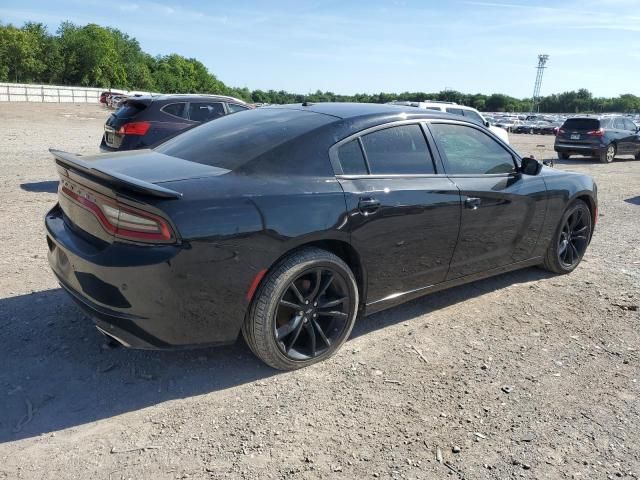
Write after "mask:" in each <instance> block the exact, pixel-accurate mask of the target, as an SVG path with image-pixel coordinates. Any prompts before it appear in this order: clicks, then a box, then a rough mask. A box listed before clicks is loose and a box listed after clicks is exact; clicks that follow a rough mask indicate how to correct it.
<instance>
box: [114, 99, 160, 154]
mask: <svg viewBox="0 0 640 480" xmlns="http://www.w3.org/2000/svg"><path fill="white" fill-rule="evenodd" d="M152 102H153V98H152V97H137V98H131V99H128V100H125V101H124V102H123V103H122V105H120V107H118V109H117V110H116V111H115V112H113V113H112V114H111V115H110V116H109V118H108V119H107V121H106V122H105V124H104V142H105V143H106V144H107V146H109V147H111V148H119V147H120V144H121V143H122V138H123V137H124V135H123V134H120V133H118V131H119V130H120V127H122V126H123V125H125V124H126V123H129V122H132V121H134V120H135V118H136V117H137V116H138V115H140V113H142V112H143V111H145V110H146V109H147V108H148V107H149V106H150V105H151V103H152Z"/></svg>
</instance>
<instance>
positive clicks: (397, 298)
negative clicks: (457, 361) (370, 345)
mask: <svg viewBox="0 0 640 480" xmlns="http://www.w3.org/2000/svg"><path fill="white" fill-rule="evenodd" d="M542 261H543V258H542V257H534V258H531V259H529V260H524V261H521V262H516V263H510V264H508V265H503V266H502V267H497V268H492V269H491V270H486V271H484V272H479V273H474V274H472V275H466V276H464V277H460V278H455V279H453V280H449V281H446V282H441V283H436V284H435V285H428V286H426V287H421V288H416V289H415V290H409V291H408V292H401V293H394V294H393V295H389V296H388V297H385V298H382V299H380V300H376V301H373V302H371V303H367V305H366V310H365V313H364V315H365V316H366V315H371V314H373V313H376V312H380V311H382V310H386V309H387V308H391V307H395V306H396V305H400V304H401V303H405V302H407V301H409V300H413V299H414V298H418V297H422V296H424V295H428V294H430V293H434V292H439V291H440V290H446V289H447V288H451V287H457V286H458V285H464V284H465V283H470V282H475V281H476V280H482V279H485V278H489V277H493V276H495V275H500V274H501V273H506V272H511V271H513V270H520V269H521V268H526V267H532V266H535V265H540V264H541V263H542Z"/></svg>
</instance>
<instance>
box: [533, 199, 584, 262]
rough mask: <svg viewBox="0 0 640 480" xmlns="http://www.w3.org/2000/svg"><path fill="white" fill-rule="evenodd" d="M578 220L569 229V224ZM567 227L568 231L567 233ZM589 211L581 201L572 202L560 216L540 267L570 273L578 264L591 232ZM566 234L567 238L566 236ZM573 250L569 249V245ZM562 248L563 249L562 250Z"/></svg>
mask: <svg viewBox="0 0 640 480" xmlns="http://www.w3.org/2000/svg"><path fill="white" fill-rule="evenodd" d="M576 219H578V221H577V222H576V223H575V224H574V225H575V226H574V227H571V225H570V224H571V222H572V221H575V220H576ZM567 226H568V227H569V231H567ZM592 228H593V225H592V219H591V211H590V210H589V207H588V206H587V204H586V203H584V202H583V201H582V200H576V201H574V202H573V203H572V204H571V205H569V207H568V208H567V210H566V211H565V212H564V214H563V215H562V218H561V219H560V222H559V224H558V227H557V228H556V233H555V235H554V236H553V238H552V239H551V243H550V244H549V247H548V248H547V252H546V254H545V256H544V261H543V263H542V267H543V268H544V269H546V270H549V271H550V272H554V273H560V274H565V273H570V272H572V271H573V270H575V268H576V267H577V266H578V265H579V264H580V261H581V260H582V257H583V256H584V253H585V251H586V250H587V246H588V245H589V241H590V240H591V232H592ZM567 234H568V236H567ZM570 244H571V245H573V248H571V245H570ZM563 247H564V248H563Z"/></svg>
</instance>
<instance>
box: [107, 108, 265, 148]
mask: <svg viewBox="0 0 640 480" xmlns="http://www.w3.org/2000/svg"><path fill="white" fill-rule="evenodd" d="M251 108H252V107H251V106H250V105H247V104H246V103H245V102H243V101H242V100H238V99H237V98H232V97H225V96H221V95H156V96H152V95H147V96H139V97H129V98H126V99H125V100H124V101H123V103H122V104H121V105H120V107H118V109H117V110H116V111H115V112H114V113H113V114H112V115H111V116H110V117H109V119H108V120H107V122H106V123H105V125H104V135H103V136H102V142H101V143H100V150H101V151H103V152H114V151H121V150H135V149H139V148H149V147H152V146H154V145H156V144H158V143H159V142H162V141H164V140H167V139H168V138H171V137H172V136H175V135H177V134H178V133H180V132H181V131H183V130H186V129H188V128H191V127H194V126H196V125H200V124H201V123H206V122H208V121H210V120H214V119H216V118H219V117H223V116H225V115H228V114H230V113H235V112H240V111H243V110H248V109H251Z"/></svg>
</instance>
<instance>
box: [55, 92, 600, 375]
mask: <svg viewBox="0 0 640 480" xmlns="http://www.w3.org/2000/svg"><path fill="white" fill-rule="evenodd" d="M52 153H53V155H54V156H55V161H56V163H57V168H58V171H59V174H60V179H61V181H60V188H59V195H58V204H57V205H56V206H55V207H54V208H53V209H52V210H51V211H50V212H49V213H48V214H47V215H46V219H45V222H46V231H47V242H48V246H49V262H50V264H51V267H52V268H53V271H54V273H55V275H56V276H57V278H58V280H59V282H60V284H61V285H62V286H63V287H64V288H65V289H66V290H67V291H68V292H69V294H70V295H71V296H72V297H73V299H75V300H76V301H77V303H78V304H79V305H80V306H81V307H82V308H83V309H84V310H85V311H86V312H87V313H88V314H89V315H90V316H91V317H92V318H93V319H94V321H95V323H96V325H97V326H98V328H99V329H100V330H101V331H102V332H104V333H105V334H107V335H108V336H110V337H112V338H113V339H116V340H117V341H119V342H121V343H122V344H124V345H127V346H131V347H137V348H169V347H191V346H199V345H217V344H227V343H231V342H234V341H235V340H236V338H237V336H238V334H239V333H240V331H242V332H243V334H244V337H245V339H246V341H247V343H248V344H249V346H250V347H251V349H252V350H253V352H254V353H255V354H256V355H257V356H258V357H260V358H261V359H262V360H264V361H265V362H266V363H268V364H269V365H271V366H273V367H275V368H279V369H294V368H299V367H303V366H306V365H309V364H311V363H314V362H317V361H319V360H323V359H325V358H327V357H329V356H330V355H332V354H333V353H334V352H335V351H336V350H337V349H338V348H339V347H340V346H341V345H342V344H343V343H344V342H345V340H346V339H347V337H348V336H349V333H350V332H351V329H352V327H353V325H354V322H355V320H356V317H358V316H363V315H365V314H370V313H373V312H377V311H380V310H383V309H385V308H389V307H392V306H394V305H397V304H399V303H402V302H405V301H407V300H409V299H412V298H416V297H418V296H421V295H424V294H427V293H431V292H435V291H437V290H441V289H444V288H448V287H452V286H454V285H459V284H462V283H467V282H470V281H473V280H477V279H480V278H484V277H487V276H491V275H496V274H499V273H501V272H506V271H509V270H514V269H518V268H523V267H527V266H531V265H540V266H542V267H544V268H546V269H548V270H550V271H552V272H556V273H569V272H571V271H572V270H573V269H574V268H576V266H577V265H578V264H579V263H580V260H581V258H582V256H583V255H584V253H585V250H586V248H587V245H588V244H589V242H590V240H591V235H592V233H593V228H594V225H595V222H596V219H597V196H596V186H595V184H594V182H593V180H592V179H591V178H590V177H588V176H586V175H580V174H576V173H569V172H564V171H557V170H554V169H551V168H547V167H544V166H542V164H540V163H539V162H538V161H536V160H535V159H532V158H520V157H519V156H518V154H517V153H516V152H515V151H514V150H512V149H511V148H510V147H509V146H508V145H506V144H504V143H503V142H501V141H500V140H499V139H498V138H497V137H496V136H494V135H493V134H492V133H491V132H490V131H489V130H487V129H486V128H484V127H482V126H479V125H476V124H475V123H470V122H468V121H465V120H464V119H463V118H459V117H454V116H452V115H449V114H446V113H438V112H427V111H418V110H416V109H413V108H410V107H397V106H390V105H373V104H340V103H335V104H331V103H326V104H315V105H313V104H302V105H288V106H279V107H265V108H260V109H257V110H250V111H247V112H242V113H239V114H237V115H230V116H227V117H224V118H221V119H219V120H216V121H215V122H211V123H208V124H205V125H202V126H199V127H197V128H194V129H192V130H189V131H188V132H185V133H183V134H181V135H179V136H177V137H175V138H173V139H171V140H169V141H168V142H166V143H164V144H162V145H161V146H159V147H157V148H156V149H154V150H141V151H136V152H129V153H118V154H106V155H95V156H86V157H85V156H82V157H80V156H76V155H73V154H68V153H64V152H60V151H52Z"/></svg>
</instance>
